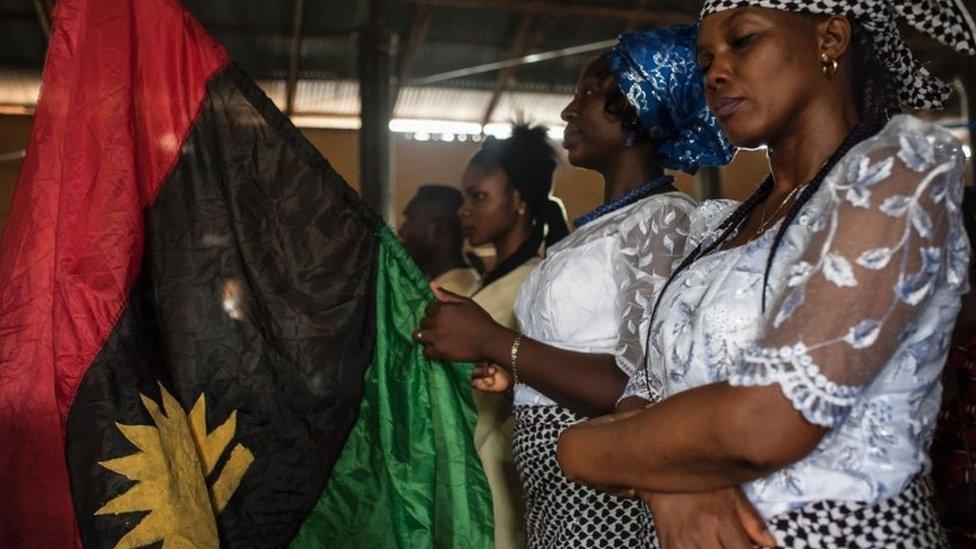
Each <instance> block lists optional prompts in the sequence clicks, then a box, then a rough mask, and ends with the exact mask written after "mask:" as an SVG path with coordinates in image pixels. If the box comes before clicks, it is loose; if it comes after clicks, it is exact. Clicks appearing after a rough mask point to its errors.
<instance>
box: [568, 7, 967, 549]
mask: <svg viewBox="0 0 976 549" xmlns="http://www.w3.org/2000/svg"><path fill="white" fill-rule="evenodd" d="M898 21H903V22H905V23H908V24H911V25H913V26H915V27H916V28H918V29H919V30H922V31H923V32H926V33H928V34H930V35H932V36H933V37H934V38H937V39H939V40H941V41H943V42H944V43H946V44H948V45H951V46H953V47H955V48H956V49H958V50H959V51H964V52H968V53H973V51H974V49H976V39H974V35H976V31H974V30H973V24H972V20H971V19H970V16H969V14H968V13H967V12H966V11H965V9H964V8H963V7H962V5H961V3H960V2H956V1H951V0H944V1H936V0H929V1H921V2H920V1H915V2H908V1H891V0H846V1H845V0H815V1H807V2H801V1H793V0H710V1H708V2H706V4H705V7H704V10H703V20H702V23H701V31H700V35H699V39H698V48H699V49H698V55H699V60H700V61H701V63H702V66H703V69H704V71H705V73H706V90H707V91H706V96H707V98H708V102H709V105H710V106H711V107H712V109H713V110H714V111H715V113H716V115H717V116H718V118H719V120H720V121H721V123H722V127H723V129H725V131H726V133H727V134H728V135H729V137H730V138H731V139H732V141H733V142H734V143H735V144H736V145H739V146H743V147H757V146H766V147H768V151H769V153H768V154H769V160H770V167H771V170H772V173H771V175H770V177H769V178H768V179H767V180H766V182H765V183H763V184H762V185H761V186H760V187H759V188H758V190H757V191H756V192H755V194H754V195H753V196H752V197H750V198H749V199H748V200H747V201H746V202H745V203H743V204H742V205H741V206H739V207H738V208H736V209H735V210H734V211H733V212H731V213H730V214H729V215H728V216H727V217H725V219H724V221H722V222H721V223H718V224H716V226H715V227H714V229H713V230H712V231H711V232H709V233H708V234H707V235H706V237H705V238H704V239H703V240H702V242H701V243H700V244H699V245H698V246H697V248H696V249H695V250H694V252H693V253H692V254H691V255H690V256H689V257H688V258H687V259H685V260H684V261H683V262H682V265H680V266H679V267H678V268H676V269H675V272H674V273H673V274H672V276H671V279H670V280H669V282H668V283H667V284H666V285H665V287H664V289H663V290H662V291H661V293H660V296H659V298H658V301H657V304H656V305H655V307H654V312H653V313H652V321H651V330H650V336H649V341H650V343H649V346H648V358H649V360H648V368H647V369H646V370H645V372H644V373H643V375H640V376H636V377H637V379H636V380H635V381H634V383H633V384H632V389H633V391H632V392H633V393H634V394H643V395H644V397H645V398H647V399H648V400H658V397H664V398H663V400H661V401H660V402H658V403H656V404H655V405H653V406H651V407H650V408H648V409H646V410H641V411H638V412H633V413H631V414H630V415H627V416H626V417H623V416H617V417H614V418H612V419H613V420H609V419H608V420H604V421H603V422H602V424H589V425H587V424H583V425H580V426H576V427H573V428H571V429H569V430H567V431H566V432H565V434H564V435H563V437H562V439H561V441H560V446H559V452H558V455H559V460H560V464H561V466H562V468H563V471H564V473H566V474H567V475H568V476H569V477H570V478H575V479H577V480H581V481H583V482H587V483H592V484H596V485H604V486H629V487H634V488H637V489H639V490H642V491H643V492H644V494H645V498H646V499H647V500H648V501H649V503H650V505H651V510H652V512H653V514H654V517H655V521H656V523H657V525H658V527H659V529H662V528H663V527H664V526H665V525H666V524H667V522H668V521H672V523H674V522H677V523H683V524H684V525H685V527H686V528H685V530H689V529H690V528H689V527H688V525H689V524H694V516H695V514H694V512H695V507H696V505H698V503H696V502H699V503H700V502H707V503H708V504H709V505H714V504H715V498H722V497H725V498H727V499H728V503H727V504H728V505H730V506H732V505H735V501H734V494H735V492H736V490H737V487H740V486H741V487H742V489H743V490H744V492H745V494H746V495H747V496H748V499H749V500H750V502H751V503H752V504H753V505H754V506H755V507H756V508H757V510H758V511H759V512H760V513H761V514H762V515H763V516H764V518H765V519H766V521H767V524H768V525H769V528H770V529H771V530H772V533H773V534H774V536H775V538H776V541H777V544H778V545H781V546H785V547H882V546H884V547H890V546H899V547H933V546H943V545H945V538H944V535H943V533H942V531H941V529H940V527H939V525H938V522H937V520H936V517H935V514H934V512H933V511H932V507H931V504H930V503H929V501H928V499H927V492H926V490H927V489H926V483H925V481H924V476H925V474H926V473H927V471H928V469H929V459H928V457H927V455H926V451H927V448H928V445H929V442H930V440H931V434H932V431H933V428H934V426H935V419H936V414H937V412H938V403H939V395H940V384H939V373H940V371H941V369H942V367H943V364H944V362H945V357H946V351H947V349H948V342H949V341H950V334H951V332H952V328H953V324H954V323H955V318H956V315H957V313H958V311H959V306H960V296H961V295H962V294H963V293H965V291H966V290H967V287H968V283H967V277H966V271H967V269H966V267H967V263H968V261H969V243H968V241H967V239H966V236H965V231H964V229H963V220H962V214H961V204H960V202H961V196H962V166H963V160H964V157H963V154H962V152H961V148H960V145H959V143H958V142H957V141H956V140H955V139H954V138H953V137H952V135H951V134H950V133H948V132H947V131H946V130H944V129H942V128H940V127H938V126H935V125H932V124H928V123H925V122H923V121H921V120H919V119H917V118H913V117H910V116H905V115H897V116H893V115H895V114H896V112H897V111H898V109H899V108H900V107H908V108H923V107H938V106H940V105H941V103H942V101H943V100H944V98H945V97H946V95H947V93H948V88H947V87H946V86H945V85H944V84H943V83H941V82H940V81H938V80H936V79H935V78H933V77H932V76H931V75H929V74H928V72H927V71H925V69H923V68H921V67H920V66H919V65H918V64H917V63H916V62H915V60H914V57H913V56H912V54H911V52H910V51H909V50H908V48H907V47H906V46H905V44H904V43H903V42H902V40H901V38H900V37H899V35H898V30H897V26H896V24H897V22H898ZM707 491H713V492H711V493H702V492H707ZM674 492H679V493H698V494H697V495H695V494H693V495H680V494H679V495H663V494H669V493H674ZM681 513H687V517H686V518H681V517H682V515H681ZM663 538H664V539H663V541H664V544H665V545H668V542H669V541H671V540H670V539H669V538H668V537H667V536H663ZM698 542H699V543H701V544H702V545H704V546H708V542H707V541H702V540H701V539H699V540H698ZM690 545H693V544H692V543H685V542H681V546H682V547H684V546H690Z"/></svg>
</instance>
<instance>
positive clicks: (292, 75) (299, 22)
mask: <svg viewBox="0 0 976 549" xmlns="http://www.w3.org/2000/svg"><path fill="white" fill-rule="evenodd" d="M35 1H38V0H35ZM304 22H305V0H295V7H294V11H293V12H292V20H291V43H290V44H289V47H288V80H286V81H285V116H291V115H292V114H293V113H294V112H295V93H296V92H297V90H298V62H299V60H300V59H301V55H302V26H304Z"/></svg>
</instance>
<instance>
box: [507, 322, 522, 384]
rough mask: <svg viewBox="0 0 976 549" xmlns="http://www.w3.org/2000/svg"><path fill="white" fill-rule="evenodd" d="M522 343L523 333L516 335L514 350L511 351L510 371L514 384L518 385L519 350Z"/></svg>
mask: <svg viewBox="0 0 976 549" xmlns="http://www.w3.org/2000/svg"><path fill="white" fill-rule="evenodd" d="M521 344H522V334H519V335H517V336H515V341H513V342H512V350H511V351H510V352H509V362H508V371H509V373H510V374H512V386H515V385H518V382H519V380H518V350H519V345H521Z"/></svg>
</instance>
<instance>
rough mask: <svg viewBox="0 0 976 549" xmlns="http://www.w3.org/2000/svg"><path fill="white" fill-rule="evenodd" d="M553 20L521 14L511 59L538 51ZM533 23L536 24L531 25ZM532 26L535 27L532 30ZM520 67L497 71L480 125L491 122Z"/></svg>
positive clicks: (513, 40)
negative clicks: (493, 87)
mask: <svg viewBox="0 0 976 549" xmlns="http://www.w3.org/2000/svg"><path fill="white" fill-rule="evenodd" d="M553 19H554V18H552V17H548V18H546V19H544V20H539V21H537V18H536V17H535V16H534V15H532V14H530V13H523V14H522V15H521V16H520V17H519V22H518V27H517V28H516V30H515V36H514V38H513V39H512V50H511V56H512V57H513V58H518V57H524V56H525V55H528V54H530V53H532V52H533V51H536V50H538V49H539V46H541V45H542V39H543V38H544V37H545V34H546V32H548V31H549V29H550V28H551V27H552V22H553ZM533 23H536V24H535V25H533ZM533 26H534V27H535V28H534V29H533ZM520 66H521V65H515V66H512V67H506V68H504V69H502V70H500V71H498V78H497V79H496V80H495V89H494V90H493V91H492V94H491V100H490V101H489V102H488V107H487V108H486V109H485V114H484V116H482V121H481V123H482V125H484V124H487V123H488V122H490V121H491V117H492V116H493V115H494V114H495V109H497V108H498V102H499V101H500V100H501V98H502V94H503V93H505V92H506V91H508V90H510V89H511V88H513V87H514V86H515V74H516V73H517V72H518V69H519V67H520Z"/></svg>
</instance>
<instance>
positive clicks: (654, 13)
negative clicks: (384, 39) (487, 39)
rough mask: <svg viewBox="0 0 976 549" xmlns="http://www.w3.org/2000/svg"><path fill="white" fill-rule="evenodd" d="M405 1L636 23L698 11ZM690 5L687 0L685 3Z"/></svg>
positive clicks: (547, 1)
mask: <svg viewBox="0 0 976 549" xmlns="http://www.w3.org/2000/svg"><path fill="white" fill-rule="evenodd" d="M397 1H398V2H402V3H408V4H429V5H431V6H445V7H453V8H476V9H491V10H507V11H516V12H521V13H534V14H540V15H546V16H549V17H552V16H562V17H577V18H584V19H585V18H592V17H599V18H606V19H624V20H629V19H630V18H634V19H635V20H636V21H637V22H638V23H648V24H655V25H674V24H678V23H690V22H691V21H693V20H694V19H695V16H696V15H697V14H698V13H697V11H696V10H695V9H693V8H691V7H689V9H688V10H686V11H676V10H636V11H635V10H633V9H628V8H617V7H611V6H600V5H594V4H567V3H565V2H559V1H555V0H538V1H535V2H527V1H525V0H397ZM689 5H690V4H689Z"/></svg>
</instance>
